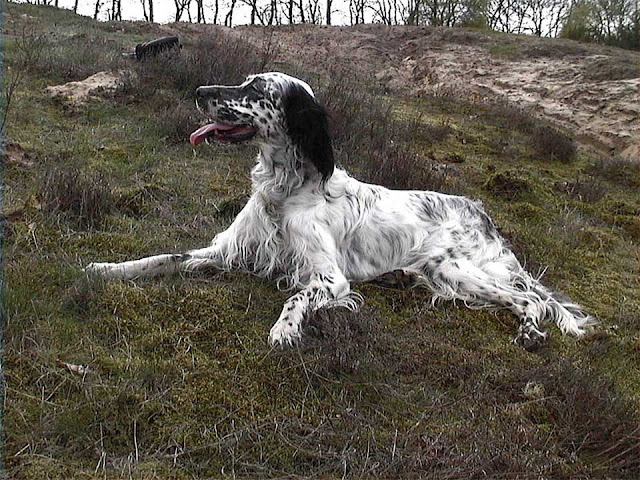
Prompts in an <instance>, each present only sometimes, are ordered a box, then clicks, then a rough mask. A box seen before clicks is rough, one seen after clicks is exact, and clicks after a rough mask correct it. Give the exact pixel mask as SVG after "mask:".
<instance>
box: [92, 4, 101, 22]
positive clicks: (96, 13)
mask: <svg viewBox="0 0 640 480" xmlns="http://www.w3.org/2000/svg"><path fill="white" fill-rule="evenodd" d="M101 8H102V0H96V6H95V9H94V10H93V19H94V20H97V19H98V15H99V14H100V9H101Z"/></svg>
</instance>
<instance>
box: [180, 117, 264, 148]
mask: <svg viewBox="0 0 640 480" xmlns="http://www.w3.org/2000/svg"><path fill="white" fill-rule="evenodd" d="M257 131H258V130H257V129H256V128H254V127H252V126H251V125H227V124H224V123H215V122H214V123H209V124H207V125H205V126H204V127H200V128H199V129H198V130H196V131H195V132H193V133H192V134H191V136H190V137H189V141H190V142H191V144H192V145H193V146H196V145H199V144H200V143H202V142H203V141H204V140H207V139H208V138H213V139H215V140H218V141H220V142H228V143H240V142H245V141H247V140H250V139H251V138H253V136H254V135H255V134H256V132H257Z"/></svg>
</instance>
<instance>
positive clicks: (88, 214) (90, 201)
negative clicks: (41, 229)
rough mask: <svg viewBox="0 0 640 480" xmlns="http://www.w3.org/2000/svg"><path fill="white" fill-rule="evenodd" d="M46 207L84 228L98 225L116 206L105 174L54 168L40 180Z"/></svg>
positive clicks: (41, 200)
mask: <svg viewBox="0 0 640 480" xmlns="http://www.w3.org/2000/svg"><path fill="white" fill-rule="evenodd" d="M39 198H40V202H41V204H42V210H43V211H44V212H46V213H47V214H49V215H52V216H56V217H59V216H63V217H64V218H65V219H67V220H69V221H71V222H73V223H75V224H76V225H78V226H79V227H81V228H95V227H97V226H99V225H101V224H102V222H103V221H104V220H105V218H106V216H107V215H108V214H110V213H111V212H113V210H114V209H115V205H116V202H115V199H114V196H113V194H112V192H111V187H110V185H109V182H108V181H107V179H106V178H105V177H104V176H103V175H87V174H84V173H82V172H80V171H79V170H77V169H70V170H67V169H62V168H52V169H50V170H48V171H46V172H45V174H44V175H43V178H42V181H41V182H40V191H39Z"/></svg>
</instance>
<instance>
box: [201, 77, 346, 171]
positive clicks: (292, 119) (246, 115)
mask: <svg viewBox="0 0 640 480" xmlns="http://www.w3.org/2000/svg"><path fill="white" fill-rule="evenodd" d="M196 105H197V106H198V109H199V110H200V111H201V112H203V113H204V114H205V115H206V116H207V117H208V119H209V120H210V123H208V124H207V125H205V126H203V127H201V128H199V129H198V130H196V131H195V132H193V133H192V134H191V138H190V140H191V143H192V144H193V145H198V144H199V143H201V142H202V141H204V140H207V139H215V140H218V141H221V142H229V143H240V142H246V141H249V140H252V139H256V140H257V141H259V142H262V143H264V144H271V145H274V146H283V145H285V146H287V145H291V146H292V147H294V148H295V149H297V152H298V154H299V156H300V157H301V159H302V160H303V161H310V162H311V163H312V164H313V165H314V166H315V167H316V169H317V170H318V172H320V174H321V175H322V178H323V179H325V180H326V179H327V178H329V177H330V176H331V174H332V173H333V168H334V160H333V150H332V148H331V138H330V136H329V126H328V120H327V113H326V111H325V109H324V108H323V107H322V106H321V105H320V104H319V103H318V102H317V101H316V99H315V96H314V94H313V90H311V87H310V86H309V85H308V84H307V83H305V82H303V81H302V80H299V79H297V78H293V77H290V76H289V75H285V74H283V73H276V72H273V73H262V74H259V75H251V76H249V77H248V78H247V79H246V80H245V82H244V83H242V84H241V85H238V86H224V85H211V86H204V87H199V88H198V89H197V90H196Z"/></svg>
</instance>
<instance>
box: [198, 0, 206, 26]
mask: <svg viewBox="0 0 640 480" xmlns="http://www.w3.org/2000/svg"><path fill="white" fill-rule="evenodd" d="M196 9H197V10H196V18H197V20H196V21H197V22H198V23H207V19H206V17H205V16H204V0H196Z"/></svg>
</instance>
